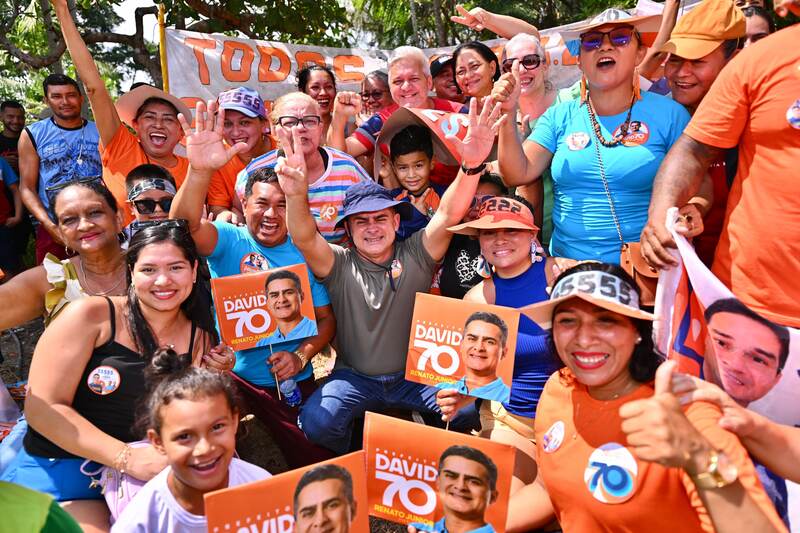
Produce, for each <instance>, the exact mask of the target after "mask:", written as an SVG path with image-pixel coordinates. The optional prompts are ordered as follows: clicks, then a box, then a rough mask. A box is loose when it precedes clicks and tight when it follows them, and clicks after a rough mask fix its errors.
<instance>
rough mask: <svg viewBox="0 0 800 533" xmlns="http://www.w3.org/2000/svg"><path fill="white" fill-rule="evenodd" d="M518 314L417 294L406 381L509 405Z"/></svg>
mask: <svg viewBox="0 0 800 533" xmlns="http://www.w3.org/2000/svg"><path fill="white" fill-rule="evenodd" d="M518 326H519V311H517V310H516V309H511V308H509V307H502V306H499V305H489V304H480V303H475V302H465V301H464V300H457V299H454V298H445V297H444V296H433V295H431V294H424V293H417V298H416V300H415V302H414V315H413V318H412V320H411V336H410V339H409V342H408V358H407V359H406V379H407V380H409V381H414V382H417V383H422V384H424V385H433V386H435V387H438V388H440V389H455V390H458V391H459V392H461V393H462V394H467V395H470V396H475V397H476V398H483V399H485V400H494V401H497V402H505V401H508V397H509V395H510V393H511V389H510V387H511V375H512V374H513V372H514V350H515V348H516V345H517V328H518Z"/></svg>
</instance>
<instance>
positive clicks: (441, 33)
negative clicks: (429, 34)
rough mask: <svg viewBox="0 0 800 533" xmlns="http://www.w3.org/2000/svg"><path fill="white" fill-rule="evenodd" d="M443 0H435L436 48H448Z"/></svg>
mask: <svg viewBox="0 0 800 533" xmlns="http://www.w3.org/2000/svg"><path fill="white" fill-rule="evenodd" d="M443 15H444V14H443V13H442V0H433V23H434V25H435V26H436V46H447V27H446V26H445V25H444V21H443V20H442V16H443Z"/></svg>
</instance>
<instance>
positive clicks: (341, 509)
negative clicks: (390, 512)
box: [205, 451, 369, 533]
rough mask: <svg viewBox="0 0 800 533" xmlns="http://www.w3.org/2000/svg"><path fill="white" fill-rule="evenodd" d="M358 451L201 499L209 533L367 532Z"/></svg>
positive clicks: (363, 474) (362, 456)
mask: <svg viewBox="0 0 800 533" xmlns="http://www.w3.org/2000/svg"><path fill="white" fill-rule="evenodd" d="M364 465H365V453H364V452H363V451H359V452H355V453H351V454H349V455H343V456H341V457H337V458H335V459H330V460H328V461H324V462H322V463H317V464H314V465H310V466H306V467H303V468H298V469H296V470H291V471H289V472H285V473H283V474H279V475H277V476H273V477H271V478H268V479H264V480H261V481H254V482H253V483H247V484H246V485H239V486H238V487H231V488H228V489H223V490H218V491H215V492H211V493H209V494H206V495H205V510H206V518H207V519H208V531H209V533H293V532H294V533H310V532H316V531H341V532H343V533H348V532H351V533H362V532H363V533H366V532H367V531H369V514H368V513H367V478H366V470H365V466H364Z"/></svg>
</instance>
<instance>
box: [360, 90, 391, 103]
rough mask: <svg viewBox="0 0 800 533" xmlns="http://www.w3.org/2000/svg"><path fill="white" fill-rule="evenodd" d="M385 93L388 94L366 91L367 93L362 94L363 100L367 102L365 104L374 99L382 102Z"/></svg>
mask: <svg viewBox="0 0 800 533" xmlns="http://www.w3.org/2000/svg"><path fill="white" fill-rule="evenodd" d="M385 93H386V91H365V92H363V93H361V99H362V100H363V101H365V102H366V101H368V100H370V99H372V100H380V99H381V98H383V95H384V94H385Z"/></svg>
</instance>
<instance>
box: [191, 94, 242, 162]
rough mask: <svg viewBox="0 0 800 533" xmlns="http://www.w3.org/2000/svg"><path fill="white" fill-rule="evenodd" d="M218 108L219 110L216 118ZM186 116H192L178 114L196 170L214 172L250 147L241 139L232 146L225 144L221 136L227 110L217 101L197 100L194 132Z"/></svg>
mask: <svg viewBox="0 0 800 533" xmlns="http://www.w3.org/2000/svg"><path fill="white" fill-rule="evenodd" d="M217 111H219V112H218V113H217V114H216V117H215V116H214V115H215V113H216V112H217ZM187 118H191V117H184V116H183V114H181V113H178V121H179V122H180V123H181V127H182V128H183V133H184V135H186V157H187V158H188V159H189V164H190V165H191V166H192V169H193V170H205V171H209V172H214V171H216V170H219V169H220V168H222V167H223V166H225V164H226V163H227V162H228V161H230V160H231V159H232V158H233V157H234V156H235V155H237V154H240V153H242V152H244V151H245V150H246V149H247V145H246V144H245V143H243V142H238V143H236V144H235V145H233V146H231V147H230V148H228V147H227V146H226V145H225V143H224V138H223V136H222V126H223V124H224V123H225V110H224V109H219V104H218V103H217V101H216V100H209V101H208V105H206V104H205V103H204V102H197V106H196V107H195V130H194V132H193V131H192V127H191V125H190V124H189V122H188V121H187Z"/></svg>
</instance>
